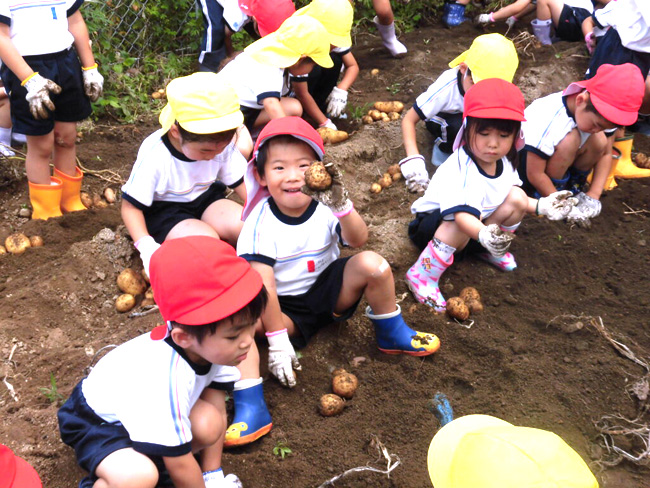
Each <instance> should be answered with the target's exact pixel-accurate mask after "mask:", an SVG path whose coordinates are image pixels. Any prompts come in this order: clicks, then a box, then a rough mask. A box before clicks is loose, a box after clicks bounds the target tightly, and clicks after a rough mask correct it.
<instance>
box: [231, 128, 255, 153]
mask: <svg viewBox="0 0 650 488" xmlns="http://www.w3.org/2000/svg"><path fill="white" fill-rule="evenodd" d="M236 137H237V142H236V143H235V146H237V149H238V150H239V152H240V153H241V154H242V156H244V158H245V159H246V161H248V160H249V159H250V157H251V154H252V153H253V138H252V137H251V133H250V132H248V128H247V127H246V126H245V125H242V126H241V127H239V128H238V129H237V136H236Z"/></svg>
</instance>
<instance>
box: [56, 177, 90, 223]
mask: <svg viewBox="0 0 650 488" xmlns="http://www.w3.org/2000/svg"><path fill="white" fill-rule="evenodd" d="M75 171H76V173H77V174H76V175H75V176H70V175H67V174H65V173H63V172H61V171H59V170H58V169H56V168H54V176H56V177H57V178H60V179H61V181H62V182H63V192H62V193H61V210H62V211H63V213H69V212H77V211H79V210H86V206H85V205H84V204H83V203H81V198H80V197H79V194H80V193H81V180H83V178H84V174H83V172H82V171H81V170H80V169H79V168H75Z"/></svg>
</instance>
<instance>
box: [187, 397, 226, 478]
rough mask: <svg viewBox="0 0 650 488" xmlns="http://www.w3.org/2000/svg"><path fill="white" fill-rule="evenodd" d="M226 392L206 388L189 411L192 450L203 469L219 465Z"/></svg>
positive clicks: (223, 436) (211, 468)
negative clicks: (197, 456) (197, 455)
mask: <svg viewBox="0 0 650 488" xmlns="http://www.w3.org/2000/svg"><path fill="white" fill-rule="evenodd" d="M226 421H227V417H226V393H225V392H223V391H220V390H215V389H213V388H206V389H205V390H203V393H201V397H200V398H199V399H198V400H197V401H196V403H195V404H194V406H193V407H192V410H191V411H190V424H191V425H192V452H193V453H195V454H197V453H198V454H199V459H200V465H201V469H202V470H203V471H213V470H215V469H219V468H220V467H221V454H222V452H223V441H224V438H225V435H226Z"/></svg>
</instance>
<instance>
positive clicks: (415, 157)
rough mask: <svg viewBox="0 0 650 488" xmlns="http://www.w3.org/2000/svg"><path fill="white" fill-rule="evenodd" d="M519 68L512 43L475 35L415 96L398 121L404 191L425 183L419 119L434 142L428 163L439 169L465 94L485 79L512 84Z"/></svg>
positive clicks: (458, 123)
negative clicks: (436, 77) (464, 48)
mask: <svg viewBox="0 0 650 488" xmlns="http://www.w3.org/2000/svg"><path fill="white" fill-rule="evenodd" d="M518 65H519V58H518V56H517V50H516V49H515V46H514V44H513V43H512V41H510V40H509V39H506V38H505V37H503V36H502V35H501V34H485V35H482V36H478V37H477V38H476V39H474V41H473V42H472V45H471V46H470V48H469V49H468V50H467V51H465V52H463V53H462V54H461V55H460V56H458V57H457V58H456V59H454V60H453V61H452V62H451V63H449V67H450V68H451V69H449V70H447V71H444V72H443V73H442V74H441V75H440V77H439V78H438V79H437V80H436V81H435V82H434V83H433V84H432V85H431V86H429V88H428V89H427V91H426V92H424V93H422V94H421V95H420V96H418V97H417V99H416V100H415V103H414V104H413V107H411V109H409V111H408V112H407V113H406V115H405V116H404V118H403V119H402V139H403V141H404V150H405V151H406V157H405V158H404V159H402V160H401V161H400V162H399V165H400V168H401V169H402V174H403V175H404V178H405V180H406V186H407V188H408V189H409V190H410V191H412V192H420V191H424V190H426V188H427V185H428V183H429V174H428V172H427V169H426V165H425V159H424V156H422V155H421V154H420V150H419V149H418V144H417V139H416V135H415V128H416V125H417V123H418V122H419V121H421V120H423V121H424V122H425V124H426V126H427V129H428V130H429V132H431V133H432V134H433V135H434V136H435V138H436V140H435V145H434V147H433V154H432V156H431V162H432V163H433V164H434V165H435V166H439V165H440V164H441V163H442V162H443V161H445V160H446V159H447V158H448V157H449V156H450V155H451V153H452V151H453V149H452V145H453V143H454V139H455V138H456V134H457V133H458V130H459V129H460V126H461V124H462V121H463V103H464V97H465V92H466V91H467V90H469V88H470V87H471V86H472V85H473V84H474V83H478V82H479V81H481V80H484V79H487V78H501V79H502V80H505V81H509V82H512V79H513V78H514V76H515V71H517V66H518Z"/></svg>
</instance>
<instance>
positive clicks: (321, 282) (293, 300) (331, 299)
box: [278, 257, 361, 348]
mask: <svg viewBox="0 0 650 488" xmlns="http://www.w3.org/2000/svg"><path fill="white" fill-rule="evenodd" d="M348 259H350V257H347V258H339V259H337V260H336V261H334V262H333V263H332V264H330V265H329V266H328V267H327V268H325V269H324V270H323V272H322V273H321V274H320V275H318V278H316V281H315V282H314V284H313V285H312V286H311V288H310V289H309V291H307V292H306V293H303V294H302V295H292V296H288V295H287V296H278V299H279V300H280V308H281V309H282V312H283V313H285V314H286V315H287V316H288V317H289V318H290V319H291V320H293V323H294V324H296V327H297V328H298V330H299V331H300V334H301V335H300V336H295V337H291V342H292V343H293V345H294V346H295V347H298V348H300V347H305V346H306V345H307V343H308V342H309V340H310V339H311V338H312V337H313V336H314V334H316V332H318V330H319V329H322V328H323V327H325V326H327V325H329V324H331V323H333V322H342V321H343V320H347V319H349V318H350V317H351V316H352V314H353V313H354V311H355V310H356V309H357V307H358V306H359V302H360V301H361V297H359V300H357V303H355V304H354V305H353V306H352V307H350V308H348V309H347V310H345V311H344V312H343V313H342V314H340V315H334V309H335V308H336V302H337V301H338V299H339V294H340V293H341V287H342V286H343V271H344V270H345V265H346V264H347V262H348Z"/></svg>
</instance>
